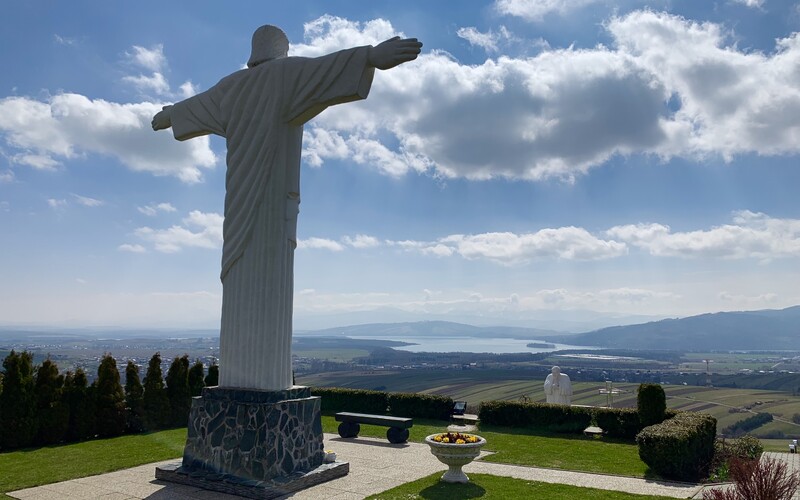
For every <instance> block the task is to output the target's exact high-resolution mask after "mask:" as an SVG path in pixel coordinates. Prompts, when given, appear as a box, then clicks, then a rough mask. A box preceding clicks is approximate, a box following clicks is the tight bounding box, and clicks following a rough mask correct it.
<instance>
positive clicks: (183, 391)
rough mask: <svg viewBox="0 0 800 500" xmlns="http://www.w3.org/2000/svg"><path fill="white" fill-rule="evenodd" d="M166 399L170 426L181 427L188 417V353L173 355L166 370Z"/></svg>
mask: <svg viewBox="0 0 800 500" xmlns="http://www.w3.org/2000/svg"><path fill="white" fill-rule="evenodd" d="M167 399H169V406H170V419H169V424H170V426H174V427H182V426H184V425H186V423H187V421H188V419H189V405H190V404H191V402H192V397H191V394H190V393H189V355H188V354H184V355H183V356H182V357H180V358H179V357H177V356H176V357H175V359H174V360H172V364H171V365H170V367H169V370H168V371H167Z"/></svg>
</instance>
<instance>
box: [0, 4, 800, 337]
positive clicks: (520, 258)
mask: <svg viewBox="0 0 800 500" xmlns="http://www.w3.org/2000/svg"><path fill="white" fill-rule="evenodd" d="M290 5H291V6H290ZM454 5H455V4H452V3H449V2H426V1H406V2H383V1H376V2H370V3H364V2H339V1H324V2H323V1H297V2H291V3H286V2H245V3H237V4H236V8H232V7H230V6H229V5H228V4H223V3H217V2H192V3H188V2H187V3H178V2H158V3H155V2H137V3H135V4H118V3H115V4H109V3H98V2H69V3H67V2H24V3H22V2H18V3H12V4H8V5H4V6H3V15H2V16H0V44H2V46H3V47H4V49H5V50H3V51H2V53H0V67H2V68H3V70H2V71H0V235H2V236H1V238H2V239H0V262H1V263H2V264H1V265H0V325H51V326H100V325H113V326H157V327H165V326H169V327H212V328H213V327H216V326H217V325H218V322H219V308H220V300H221V285H220V284H219V278H218V276H219V266H220V256H221V228H222V206H223V199H224V176H225V165H224V158H225V148H224V141H223V140H222V139H220V138H218V137H212V138H200V139H194V140H192V141H188V142H184V143H179V142H177V141H175V140H173V139H172V136H171V134H170V133H169V132H161V133H155V132H152V131H151V130H150V128H149V121H150V117H151V116H152V114H153V113H154V112H156V111H157V110H158V109H160V106H161V105H163V104H167V103H171V102H175V101H178V100H180V99H183V98H185V97H187V96H190V95H193V94H194V93H196V92H198V91H202V90H205V89H207V88H209V87H210V86H212V85H214V84H215V83H216V82H217V81H218V80H219V79H220V78H222V77H223V76H225V75H227V74H229V73H231V72H233V71H236V70H238V69H240V68H241V67H242V65H243V64H244V63H245V62H246V60H247V58H248V56H249V48H250V36H251V34H252V32H253V30H254V29H255V28H257V27H258V26H259V25H261V24H275V25H278V26H280V27H282V28H283V29H284V30H285V31H286V33H287V35H288V36H289V39H290V42H291V44H292V45H291V49H290V54H292V55H302V56H309V57H313V56H317V55H322V54H325V53H328V52H331V51H335V50H339V49H343V48H348V47H351V46H357V45H366V44H375V43H378V42H380V41H381V40H383V39H386V38H389V37H391V36H393V35H395V34H401V35H404V36H414V37H418V38H419V39H420V40H422V41H423V43H424V44H425V45H424V47H423V53H422V55H421V56H420V57H419V59H418V60H417V61H414V62H413V63H409V64H406V65H404V66H401V67H398V68H395V69H393V70H390V71H385V72H379V73H378V74H376V77H375V81H374V83H373V87H372V90H371V93H370V96H369V98H368V99H367V100H366V101H362V102H359V103H351V104H347V105H342V106H337V107H334V108H330V109H328V110H327V111H325V112H324V113H323V114H322V115H320V116H318V117H317V118H315V119H314V120H313V121H312V122H310V123H309V124H307V125H306V130H305V139H304V163H303V167H302V180H301V185H302V189H301V190H302V194H301V197H302V204H301V214H300V222H299V226H298V233H299V238H300V240H301V241H300V245H299V248H298V250H297V253H296V261H295V292H296V293H295V326H296V327H297V328H316V327H323V326H336V325H341V324H347V323H358V322H365V321H396V320H419V319H450V320H454V321H464V322H470V323H476V324H503V323H504V324H513V325H529V326H548V325H549V326H552V325H553V324H552V323H548V322H549V321H551V320H559V321H562V322H564V323H562V325H565V324H567V323H566V322H569V321H573V322H575V321H585V320H588V319H592V318H594V319H596V318H597V317H598V316H603V317H605V318H609V317H612V318H620V317H625V316H632V315H644V316H654V317H667V316H671V317H674V316H686V315H691V314H697V313H702V312H711V311H721V310H740V309H761V308H781V307H786V306H790V305H796V304H798V303H800V289H799V288H798V285H797V283H800V268H799V267H798V259H799V258H800V197H798V196H797V194H798V186H800V168H798V167H800V34H799V33H800V7H798V6H797V4H796V3H795V2H790V1H777V0H727V1H716V2H689V1H660V2H658V1H657V2H646V1H636V0H630V1H620V2H607V1H598V0H580V1H578V0H495V1H483V2H479V1H470V2H464V3H460V4H459V7H458V8H454ZM604 321H610V322H613V321H614V320H613V319H611V320H609V319H606V320H604ZM587 324H588V323H587ZM592 324H595V323H592ZM576 328H577V329H580V327H578V326H576Z"/></svg>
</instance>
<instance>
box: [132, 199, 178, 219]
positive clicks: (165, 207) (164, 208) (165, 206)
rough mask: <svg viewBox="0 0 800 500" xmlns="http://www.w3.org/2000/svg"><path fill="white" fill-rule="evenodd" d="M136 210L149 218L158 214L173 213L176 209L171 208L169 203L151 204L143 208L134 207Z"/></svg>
mask: <svg viewBox="0 0 800 500" xmlns="http://www.w3.org/2000/svg"><path fill="white" fill-rule="evenodd" d="M136 210H138V211H139V212H141V213H143V214H144V215H149V216H151V217H153V216H155V215H157V214H158V212H175V211H176V210H177V209H176V208H175V207H173V206H172V204H171V203H166V202H165V203H151V204H150V205H145V206H143V207H136Z"/></svg>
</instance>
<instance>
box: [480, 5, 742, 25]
mask: <svg viewBox="0 0 800 500" xmlns="http://www.w3.org/2000/svg"><path fill="white" fill-rule="evenodd" d="M598 1H600V0H496V1H495V9H497V11H498V12H500V13H501V14H506V15H509V16H516V17H521V18H523V19H525V20H527V21H541V20H542V18H543V17H544V16H546V15H548V14H551V13H554V14H559V15H564V14H566V13H568V12H571V11H574V10H577V9H580V8H582V7H585V6H587V5H590V4H593V3H597V2H598ZM745 1H747V0H745ZM749 1H752V0H749Z"/></svg>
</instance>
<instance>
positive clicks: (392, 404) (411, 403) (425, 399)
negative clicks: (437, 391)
mask: <svg viewBox="0 0 800 500" xmlns="http://www.w3.org/2000/svg"><path fill="white" fill-rule="evenodd" d="M387 403H388V404H389V413H391V414H392V415H394V416H396V417H416V418H431V419H436V420H447V419H448V418H450V412H451V411H452V410H453V398H449V397H446V396H436V395H433V394H415V393H404V392H390V393H389V394H388V396H387Z"/></svg>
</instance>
